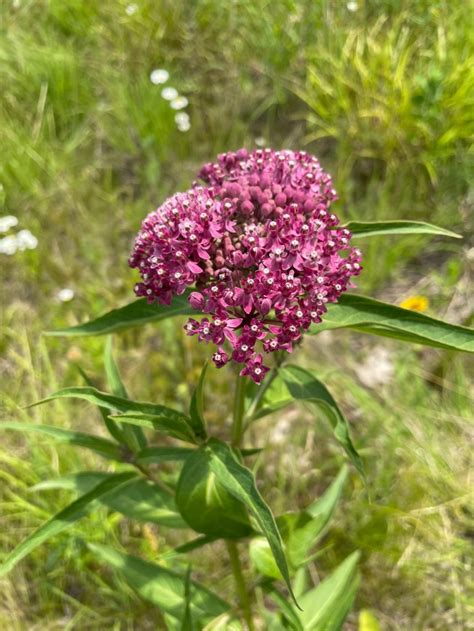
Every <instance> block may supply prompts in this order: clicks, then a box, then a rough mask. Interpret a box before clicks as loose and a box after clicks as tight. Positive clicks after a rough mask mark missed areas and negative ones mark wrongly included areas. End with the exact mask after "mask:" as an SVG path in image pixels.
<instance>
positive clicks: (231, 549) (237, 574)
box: [225, 540, 255, 631]
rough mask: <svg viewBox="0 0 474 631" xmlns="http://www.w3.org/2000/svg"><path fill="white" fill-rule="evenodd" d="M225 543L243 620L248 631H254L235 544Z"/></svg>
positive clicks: (248, 599) (248, 598)
mask: <svg viewBox="0 0 474 631" xmlns="http://www.w3.org/2000/svg"><path fill="white" fill-rule="evenodd" d="M225 543H226V546H227V552H228V553H229V558H230V565H231V567H232V574H233V576H234V581H235V587H236V588H237V595H238V597H239V601H240V606H241V608H242V614H243V616H244V620H245V622H246V623H247V627H248V631H255V626H254V624H253V619H252V609H251V606H250V596H249V593H248V591H247V587H246V585H245V579H244V575H243V572H242V565H241V563H240V557H239V550H238V548H237V544H236V543H235V542H234V541H229V540H227V541H226V542H225Z"/></svg>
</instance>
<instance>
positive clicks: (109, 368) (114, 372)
mask: <svg viewBox="0 0 474 631" xmlns="http://www.w3.org/2000/svg"><path fill="white" fill-rule="evenodd" d="M112 344H113V336H112V335H109V337H108V338H107V341H106V343H105V347H104V366H105V374H106V375H107V384H108V387H109V389H110V391H111V392H112V394H114V395H115V396H117V397H122V398H123V399H129V398H130V397H129V396H128V393H127V389H126V388H125V385H124V383H123V381H122V377H121V376H120V372H119V369H118V366H117V364H116V363H115V359H114V356H113V353H112V348H113V347H112ZM108 423H115V421H113V420H112V419H111V418H109V417H107V420H106V424H108ZM122 434H123V437H124V440H125V442H126V443H127V445H128V446H129V447H130V449H131V450H132V451H133V452H136V451H139V450H140V449H143V448H144V447H146V444H147V443H146V437H145V434H144V432H143V430H142V428H141V427H138V426H137V425H125V426H124V427H123V428H122Z"/></svg>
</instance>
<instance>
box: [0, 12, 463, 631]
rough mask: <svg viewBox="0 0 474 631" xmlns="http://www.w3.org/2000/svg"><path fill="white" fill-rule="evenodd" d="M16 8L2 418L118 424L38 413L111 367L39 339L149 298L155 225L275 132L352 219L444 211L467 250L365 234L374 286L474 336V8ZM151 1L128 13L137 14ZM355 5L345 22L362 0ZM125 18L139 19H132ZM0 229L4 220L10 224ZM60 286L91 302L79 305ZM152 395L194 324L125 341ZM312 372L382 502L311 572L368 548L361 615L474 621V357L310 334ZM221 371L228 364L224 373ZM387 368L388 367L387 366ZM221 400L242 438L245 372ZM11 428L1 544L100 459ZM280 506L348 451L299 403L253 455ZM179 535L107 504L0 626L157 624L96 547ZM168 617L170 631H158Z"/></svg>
mask: <svg viewBox="0 0 474 631" xmlns="http://www.w3.org/2000/svg"><path fill="white" fill-rule="evenodd" d="M352 4H353V3H349V5H348V4H347V3H346V2H344V1H342V0H278V1H276V0H274V1H273V2H270V1H268V0H154V1H152V0H138V1H137V2H135V3H128V2H123V1H121V0H115V1H111V0H104V1H101V2H95V1H92V0H49V1H46V0H36V1H35V0H15V1H10V0H4V2H3V3H2V7H1V9H0V10H1V12H2V14H1V42H0V73H1V85H2V94H1V109H0V129H1V136H2V140H1V174H0V182H1V187H2V188H1V201H2V204H3V208H2V209H1V211H0V212H1V214H2V215H3V214H13V215H15V216H17V217H18V219H19V221H20V226H19V227H20V228H27V229H29V230H31V231H32V232H33V234H35V235H36V236H37V237H38V240H39V244H38V248H37V249H36V250H34V251H26V252H21V253H20V252H19V253H17V254H15V255H14V256H11V257H7V256H6V255H0V257H1V258H0V282H1V285H0V291H1V304H0V310H1V311H0V318H1V320H0V327H1V328H0V380H1V381H0V389H1V391H2V392H1V403H0V415H1V417H2V418H5V419H20V420H30V421H32V422H48V423H51V424H57V425H63V426H66V427H71V428H75V429H83V430H87V431H96V432H98V433H99V432H101V431H102V429H101V424H100V417H99V415H98V414H96V412H95V411H94V410H92V409H91V408H90V407H87V406H85V405H72V404H66V403H56V404H53V405H50V406H48V407H41V408H35V409H34V410H33V411H24V410H22V409H21V406H24V405H26V404H28V403H30V402H32V401H34V400H36V399H38V398H40V397H42V396H44V395H46V394H47V393H49V392H50V391H51V390H52V389H54V388H56V387H58V386H63V385H66V384H67V385H72V384H75V383H80V377H79V375H78V372H77V369H76V364H77V363H80V365H81V366H83V367H84V368H86V369H87V370H88V371H89V372H91V373H92V374H94V375H95V376H96V378H97V379H98V380H100V379H101V370H102V366H101V354H102V348H103V341H102V340H100V339H98V340H92V341H91V340H84V341H83V340H79V341H74V342H73V343H71V342H68V341H66V340H61V339H47V338H42V337H41V332H42V331H43V330H45V329H51V328H54V327H58V326H64V325H69V324H74V323H76V322H79V321H82V320H84V319H86V318H88V317H91V316H93V315H97V314H100V313H101V312H103V311H104V310H107V309H109V308H112V307H114V306H117V305H119V304H123V303H125V302H127V301H129V300H130V299H131V297H132V293H131V291H132V287H133V284H134V274H133V273H132V272H131V271H130V270H128V268H127V257H128V253H129V250H130V245H131V242H132V239H133V235H134V233H135V232H136V231H137V229H138V227H139V225H140V222H141V220H142V218H143V217H144V216H145V215H146V214H147V213H148V212H150V211H151V210H153V209H154V208H155V207H156V206H157V205H159V204H160V203H161V202H162V201H163V200H164V199H165V198H166V196H167V195H169V194H171V193H172V192H174V191H176V190H183V189H186V188H188V187H189V186H190V184H191V182H192V181H193V179H194V178H195V174H196V172H197V169H198V168H199V165H200V164H201V163H203V162H205V161H209V160H211V159H212V158H213V157H214V156H215V154H216V153H218V152H220V151H224V150H227V149H236V148H238V147H240V146H247V147H254V146H255V145H256V142H257V143H261V142H262V139H263V142H264V143H265V145H268V146H273V147H277V148H279V147H288V148H294V149H296V148H304V149H306V150H308V151H311V152H313V153H314V154H316V155H317V156H318V157H319V158H320V160H321V162H322V164H323V166H324V167H325V168H326V169H327V170H328V171H330V172H331V173H332V174H333V177H334V181H335V186H336V188H337V190H338V192H339V194H340V201H339V202H338V203H337V206H336V212H337V213H338V214H339V216H340V217H341V218H344V219H365V220H371V219H384V218H397V219H398V218H410V219H419V220H428V221H432V222H434V223H438V224H440V225H442V226H444V227H446V228H449V229H452V230H454V231H457V232H460V233H461V234H463V236H464V239H463V241H462V242H459V243H454V242H450V241H448V240H444V239H426V238H420V237H401V238H396V239H395V238H390V239H387V238H385V239H384V238H377V239H372V240H370V242H369V241H364V242H360V244H361V248H362V249H363V251H364V267H365V270H364V273H363V274H362V276H361V277H360V282H359V291H364V292H370V293H371V295H376V296H380V297H382V298H383V299H387V300H389V301H392V302H394V303H399V302H401V300H403V299H404V298H406V297H407V296H409V295H412V294H420V293H421V294H423V295H426V296H427V297H428V298H429V299H430V310H431V312H432V313H433V314H437V315H440V316H442V317H446V318H447V319H450V320H451V321H454V322H459V323H463V324H469V322H470V318H471V313H472V310H471V309H470V307H469V299H470V295H471V293H472V283H470V281H469V279H470V273H472V268H473V265H474V263H473V258H474V255H473V249H472V247H473V246H472V240H471V238H472V232H473V225H472V217H473V197H472V190H470V189H469V180H470V178H471V180H472V174H473V168H472V167H473V163H472V145H471V144H470V143H471V142H472V137H473V131H474V117H473V111H474V45H473V44H474V42H473V38H474V30H473V28H472V23H473V12H474V8H473V5H472V3H471V2H470V1H469V0H467V1H466V0H449V1H448V0H446V1H444V0H365V2H364V1H363V0H359V1H358V2H357V3H356V4H357V9H356V10H350V8H352V9H353V8H354V7H353V6H352ZM130 6H133V8H134V10H130V8H129V7H130ZM348 6H350V8H348ZM127 8H128V10H127ZM155 68H165V69H167V70H168V71H169V73H170V75H171V77H170V80H169V82H168V83H169V84H170V85H173V86H175V87H176V88H177V89H178V90H179V92H180V93H181V94H183V95H185V96H186V97H187V98H188V99H189V102H190V104H189V107H188V108H187V111H188V112H189V115H190V117H191V129H190V130H189V131H188V132H186V133H182V132H180V131H178V130H177V129H176V125H175V123H174V118H173V117H174V112H172V110H171V109H170V107H169V104H168V103H167V102H166V101H165V100H164V99H163V98H162V97H161V95H160V92H161V88H160V86H156V85H153V84H152V83H151V82H150V80H149V74H150V72H151V71H152V70H153V69H155ZM0 216H1V215H0ZM64 287H70V288H72V289H73V290H74V292H75V298H74V300H73V301H72V302H69V303H61V302H60V301H58V299H57V293H58V291H59V290H60V289H62V288H64ZM115 345H116V351H117V356H118V361H119V364H120V366H121V369H122V371H123V373H124V376H125V380H126V382H127V385H128V387H129V389H130V391H131V393H132V394H133V395H136V396H137V397H141V398H144V399H152V400H159V401H166V402H168V403H172V404H173V405H174V406H178V407H179V406H184V405H186V402H187V400H188V397H189V392H190V389H191V388H192V387H193V385H194V384H195V383H196V380H197V377H198V375H199V370H200V366H201V365H202V361H203V359H204V357H205V356H206V349H203V348H198V347H197V344H196V342H195V340H194V339H192V340H191V339H189V338H186V337H185V336H183V335H181V333H180V332H179V328H178V327H177V324H176V322H165V323H162V324H160V325H159V326H157V327H153V326H149V327H147V328H146V329H145V330H144V331H142V332H129V333H125V334H121V335H119V336H117V339H116V344H115ZM380 348H383V349H384V350H385V352H386V353H389V357H390V361H391V362H392V363H393V367H394V374H393V378H392V380H391V381H390V382H389V383H387V384H385V385H384V384H379V385H374V386H373V387H372V388H370V387H369V388H367V387H365V386H363V385H362V383H361V381H360V379H359V377H358V370H359V366H360V364H364V365H365V363H366V362H367V360H368V359H369V358H370V357H373V356H377V354H378V353H379V352H380ZM296 361H298V362H301V363H302V364H304V365H307V366H310V367H312V368H316V369H317V370H318V371H319V372H320V374H321V376H322V377H324V378H325V379H326V381H327V383H328V385H329V386H330V387H331V389H332V391H333V392H334V394H335V396H336V398H337V399H338V400H339V401H340V403H341V406H342V407H343V408H344V410H345V411H346V412H347V414H348V416H349V417H350V418H351V420H352V427H353V428H352V433H353V436H354V440H355V442H356V444H357V445H358V447H359V448H360V451H361V453H362V454H363V455H364V457H365V459H366V463H367V469H368V475H369V480H370V486H371V489H372V495H373V498H372V503H370V504H369V503H368V501H367V498H366V496H365V493H364V490H363V488H362V486H361V483H360V481H359V480H358V478H357V476H356V475H355V474H354V475H353V476H352V478H351V482H350V485H349V486H348V488H347V490H346V494H345V498H344V502H343V505H342V509H341V510H339V512H338V514H337V517H336V520H335V522H334V526H333V528H332V530H331V531H330V533H329V534H328V536H327V537H326V538H325V540H324V541H323V543H322V545H321V549H320V554H319V556H318V558H317V559H316V561H315V563H314V564H313V566H312V569H311V571H312V578H313V580H315V581H316V580H318V577H321V576H324V575H325V574H326V573H327V572H328V571H330V570H331V568H333V567H335V565H336V564H337V563H338V562H340V561H341V560H342V559H343V558H344V556H345V555H347V554H348V553H349V552H351V551H352V550H353V549H355V548H358V549H360V550H361V551H362V566H361V568H362V576H363V582H362V586H361V589H360V591H359V595H358V597H357V602H356V612H355V614H353V615H352V616H351V618H350V619H349V622H348V623H347V628H348V629H355V628H357V622H356V620H357V615H356V614H357V611H358V610H360V609H363V608H370V609H372V610H373V611H374V613H375V615H376V616H377V618H378V619H379V621H380V625H381V627H382V628H383V629H390V630H391V629H394V630H406V631H412V630H418V629H419V630H431V629H436V630H440V631H444V630H446V629H456V630H464V629H469V628H474V627H472V626H470V625H471V624H472V615H473V611H472V607H471V608H470V606H472V601H470V593H472V591H471V590H472V587H473V586H472V582H470V578H469V570H470V569H472V553H471V547H472V546H471V544H472V536H473V527H474V526H473V522H472V503H471V504H470V501H469V493H470V481H471V480H470V476H472V472H471V473H470V455H469V440H470V436H471V434H470V432H472V425H471V426H470V420H471V415H472V389H471V391H470V390H469V386H470V385H472V380H471V381H470V379H469V377H470V375H472V363H471V364H469V363H468V362H467V360H466V359H465V358H464V357H461V356H454V355H449V354H446V353H442V352H437V351H433V350H430V351H426V350H420V349H419V348H415V347H404V346H401V345H399V344H397V343H395V342H393V343H392V342H389V341H380V340H377V339H371V338H368V337H358V336H354V335H351V334H348V333H341V334H332V335H326V336H325V337H324V338H323V337H321V339H319V338H317V339H313V340H308V341H307V343H306V344H305V345H304V348H303V349H302V350H301V351H299V352H298V357H297V358H296ZM226 370H227V369H226ZM375 370H376V369H375ZM210 380H211V381H210V384H209V392H211V391H212V393H213V397H212V398H211V397H209V398H208V409H209V415H210V418H211V424H212V425H213V427H214V430H215V431H216V432H222V435H225V432H226V424H227V423H228V421H229V419H228V412H227V410H228V402H229V397H230V392H229V390H230V388H231V383H232V375H231V372H230V370H227V372H225V371H222V372H220V373H216V371H211V374H210ZM6 434H7V433H5V434H2V437H1V443H0V478H1V483H0V549H1V551H2V553H6V552H7V551H8V550H10V549H11V548H12V547H13V546H14V545H15V544H16V543H17V542H18V541H19V540H20V539H21V538H23V537H24V536H26V535H27V534H28V533H30V532H31V531H32V530H33V529H34V528H35V527H37V526H38V525H39V524H40V523H41V522H42V521H44V520H45V519H47V518H48V517H49V516H50V515H51V514H53V513H54V512H56V511H57V510H58V508H59V507H60V506H63V505H65V504H66V503H67V502H68V501H69V500H70V496H69V495H68V493H67V492H65V491H64V492H60V493H54V494H53V493H51V492H49V493H48V492H43V493H42V494H38V493H32V492H31V491H29V488H30V487H31V486H33V485H34V484H35V483H37V482H39V481H40V480H43V479H45V478H48V477H53V476H57V475H60V474H64V473H68V472H73V471H79V470H83V469H85V468H94V469H98V468H101V467H102V468H103V466H104V465H103V464H102V463H101V462H99V461H98V460H96V459H95V458H94V457H93V456H91V455H89V454H85V453H84V452H78V451H73V450H72V449H70V448H64V447H61V448H58V447H57V446H55V445H52V444H51V443H48V442H47V441H43V439H38V437H31V438H29V437H26V436H22V437H20V436H13V435H12V434H11V433H8V435H6ZM252 441H253V443H256V444H258V445H261V446H267V447H268V449H267V450H266V451H265V452H264V455H263V456H262V457H260V459H259V462H258V479H259V483H260V487H261V489H262V492H263V494H264V495H265V496H266V497H267V498H268V500H269V502H270V504H271V506H272V508H273V509H274V511H275V512H280V511H282V510H284V509H285V510H288V509H290V508H297V507H298V506H304V504H305V503H307V502H308V501H309V500H311V499H313V498H314V497H315V496H317V495H318V494H319V493H321V492H322V490H323V489H324V488H325V486H326V485H327V484H328V483H329V482H330V480H331V479H332V478H333V476H334V475H335V472H336V471H337V469H338V467H339V466H340V465H341V463H342V462H343V460H344V458H343V456H342V455H341V453H340V451H339V450H338V449H337V448H336V447H335V445H334V441H333V440H332V439H331V436H330V431H329V430H328V428H327V427H326V425H325V424H324V420H323V419H317V422H315V421H314V420H313V419H312V417H311V415H309V414H307V413H305V412H301V411H300V412H299V413H297V412H296V411H293V412H292V413H291V414H290V415H287V416H285V417H282V416H281V415H280V416H277V417H276V418H272V419H270V420H269V421H268V422H267V421H265V422H263V421H262V423H261V424H260V425H257V426H256V427H255V428H254V429H253V435H252V436H251V437H250V438H249V442H252ZM176 537H177V535H175V534H172V535H171V537H170V536H168V535H167V533H165V532H164V531H163V530H161V529H157V528H153V527H149V526H147V527H144V526H143V525H142V524H139V523H134V522H130V521H127V520H125V519H123V518H122V517H121V516H120V515H118V514H109V515H107V514H106V513H105V512H100V511H99V512H97V513H95V514H93V515H92V516H91V517H89V518H87V519H86V520H84V521H82V522H80V523H79V524H78V525H77V526H75V527H74V529H73V530H72V532H70V533H69V535H63V536H61V537H58V538H57V539H55V540H53V541H52V542H51V543H50V544H49V545H46V546H44V547H42V548H41V549H39V550H37V551H36V552H35V553H34V554H32V555H31V557H29V558H28V559H26V560H25V561H24V562H22V563H21V564H20V566H19V567H18V568H16V569H15V571H14V572H13V573H12V574H11V575H10V576H8V577H7V578H5V579H1V580H0V628H2V629H3V628H4V629H8V630H10V629H12V630H13V629H14V630H17V629H18V630H26V629H28V630H43V629H48V631H49V630H52V629H117V630H118V629H120V630H122V629H127V630H128V629H153V628H156V625H157V624H158V623H157V617H156V613H155V612H154V611H153V609H152V607H151V606H150V605H148V604H146V603H144V602H142V601H140V600H139V599H138V598H137V597H136V596H135V595H134V593H133V592H132V591H131V590H130V589H129V588H128V587H126V585H125V584H124V583H123V582H122V581H121V580H120V578H118V577H117V576H115V575H113V574H112V573H110V572H109V571H108V570H106V569H104V568H103V567H101V566H100V564H98V563H97V562H96V561H95V560H94V558H93V556H92V554H91V553H90V552H89V551H87V549H86V546H85V542H86V541H89V540H92V541H97V542H107V543H109V542H113V543H114V544H115V545H116V546H117V547H122V546H123V547H125V548H126V549H127V550H129V551H133V552H135V553H137V554H140V555H142V556H144V557H147V558H149V559H159V558H160V555H161V554H162V553H163V552H166V551H167V550H168V549H169V546H170V545H172V543H173V542H175V540H176ZM224 558H225V557H224V549H223V548H221V547H220V545H219V544H216V545H214V547H213V548H212V549H210V550H209V551H208V552H204V553H202V552H201V553H200V554H196V555H195V556H194V560H195V562H196V564H197V570H196V572H197V576H198V577H199V576H200V577H202V578H204V579H205V580H206V582H207V583H208V584H209V585H212V584H213V583H215V582H216V581H219V582H220V584H221V585H222V592H223V593H225V592H228V593H229V594H231V593H232V585H231V582H230V578H229V577H228V576H227V573H228V572H227V567H226V561H225V560H224ZM158 628H159V627H158Z"/></svg>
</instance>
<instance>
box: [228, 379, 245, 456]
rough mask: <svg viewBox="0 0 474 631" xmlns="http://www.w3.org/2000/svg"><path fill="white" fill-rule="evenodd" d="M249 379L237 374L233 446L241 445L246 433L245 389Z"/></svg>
mask: <svg viewBox="0 0 474 631" xmlns="http://www.w3.org/2000/svg"><path fill="white" fill-rule="evenodd" d="M246 387H247V379H245V377H239V376H237V380H236V383H235V395H234V421H233V423H232V446H233V447H240V444H241V442H242V438H243V435H244V431H245V430H244V414H245V390H246Z"/></svg>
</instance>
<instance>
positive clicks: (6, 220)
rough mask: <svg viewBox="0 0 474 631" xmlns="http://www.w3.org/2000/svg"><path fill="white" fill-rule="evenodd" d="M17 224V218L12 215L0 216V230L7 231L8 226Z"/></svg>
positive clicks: (11, 226)
mask: <svg viewBox="0 0 474 631" xmlns="http://www.w3.org/2000/svg"><path fill="white" fill-rule="evenodd" d="M17 225H18V219H17V218H16V217H14V216H13V215H5V217H0V232H8V231H9V230H10V228H14V227H15V226H17Z"/></svg>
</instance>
